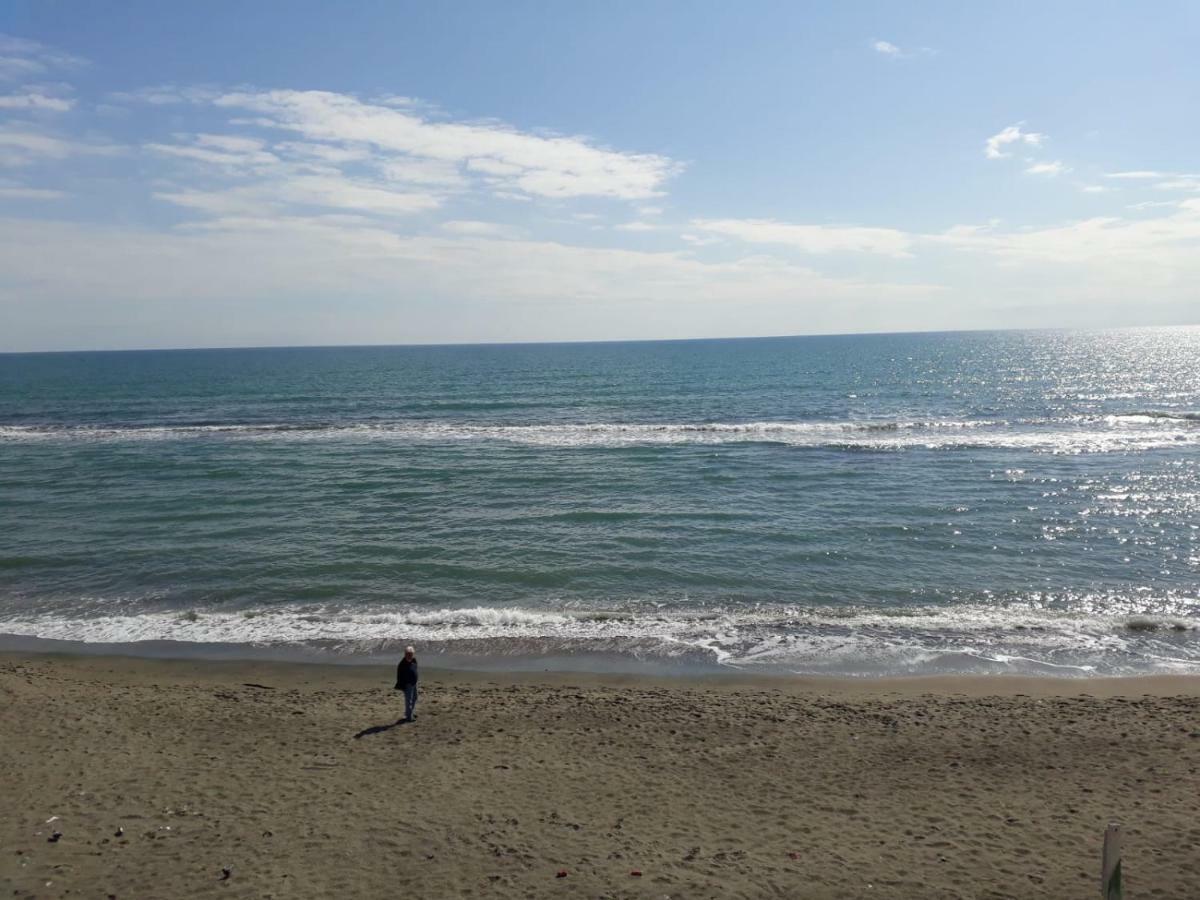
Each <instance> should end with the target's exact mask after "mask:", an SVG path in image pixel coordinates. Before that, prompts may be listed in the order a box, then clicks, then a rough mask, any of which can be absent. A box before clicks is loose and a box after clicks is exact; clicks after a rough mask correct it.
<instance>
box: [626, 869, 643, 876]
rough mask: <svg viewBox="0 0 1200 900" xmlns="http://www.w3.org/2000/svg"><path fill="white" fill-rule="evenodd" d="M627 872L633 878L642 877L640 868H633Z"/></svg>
mask: <svg viewBox="0 0 1200 900" xmlns="http://www.w3.org/2000/svg"><path fill="white" fill-rule="evenodd" d="M629 874H630V875H632V876H633V877H634V878H641V877H642V870H641V869H634V870H633V871H632V872H630V873H629Z"/></svg>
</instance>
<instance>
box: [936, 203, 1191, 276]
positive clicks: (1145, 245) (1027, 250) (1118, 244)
mask: <svg viewBox="0 0 1200 900" xmlns="http://www.w3.org/2000/svg"><path fill="white" fill-rule="evenodd" d="M932 240H935V241H941V242H944V243H947V244H950V245H953V246H956V247H959V248H961V249H966V250H976V251H983V252H986V253H990V254H993V255H995V256H997V257H999V258H1001V259H1003V260H1005V261H1007V262H1010V263H1031V262H1038V263H1050V264H1054V265H1056V266H1072V265H1075V266H1082V267H1086V268H1091V269H1095V270H1096V271H1100V270H1104V271H1106V272H1112V271H1113V270H1114V269H1119V270H1121V271H1123V272H1126V273H1130V272H1135V271H1139V272H1140V271H1144V270H1146V269H1147V268H1150V267H1155V266H1157V267H1161V272H1160V275H1161V274H1162V273H1181V272H1183V271H1190V272H1195V273H1196V274H1200V271H1198V269H1200V199H1197V200H1185V201H1182V202H1180V203H1176V204H1173V212H1172V213H1171V214H1170V215H1166V216H1159V217H1156V218H1150V219H1123V218H1120V217H1116V216H1101V217H1095V218H1090V219H1084V220H1082V221H1079V222H1073V223H1070V224H1067V225H1061V226H1055V227H1051V228H1038V229H1030V230H1026V231H1012V232H1000V231H998V230H995V229H992V228H978V227H971V226H960V227H958V228H955V229H950V230H948V231H947V232H944V233H943V234H941V235H938V236H933V237H932Z"/></svg>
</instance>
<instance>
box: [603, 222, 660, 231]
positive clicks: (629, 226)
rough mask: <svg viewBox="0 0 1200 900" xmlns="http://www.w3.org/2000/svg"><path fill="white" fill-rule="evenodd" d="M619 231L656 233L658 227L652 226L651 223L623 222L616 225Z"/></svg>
mask: <svg viewBox="0 0 1200 900" xmlns="http://www.w3.org/2000/svg"><path fill="white" fill-rule="evenodd" d="M613 227H614V228H616V229H617V230H618V231H656V230H657V229H658V226H657V225H651V224H650V223H649V222H622V223H621V224H620V225H614V226H613Z"/></svg>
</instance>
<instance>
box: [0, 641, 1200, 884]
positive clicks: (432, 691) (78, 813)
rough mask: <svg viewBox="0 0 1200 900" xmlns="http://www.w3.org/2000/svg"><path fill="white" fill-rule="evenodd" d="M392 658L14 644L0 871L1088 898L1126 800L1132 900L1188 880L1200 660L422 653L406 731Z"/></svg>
mask: <svg viewBox="0 0 1200 900" xmlns="http://www.w3.org/2000/svg"><path fill="white" fill-rule="evenodd" d="M393 677H394V668H393V667H392V666H341V665H327V664H316V663H294V662H270V661H261V660H258V661H210V660H198V659H145V658H127V657H117V656H70V655H63V654H29V653H14V652H0V700H2V701H3V703H0V796H4V797H5V798H6V799H8V801H9V803H8V805H7V813H8V814H7V815H6V816H5V817H3V820H2V821H0V884H2V885H4V886H5V887H6V888H9V892H15V893H14V894H13V895H14V896H24V897H68V896H76V895H78V894H80V893H83V894H85V895H92V894H95V895H99V896H105V895H115V896H117V897H129V896H134V897H141V896H155V897H164V898H173V897H218V896H224V897H231V896H233V897H269V896H277V897H314V898H315V897H326V896H339V897H347V898H364V900H365V898H373V897H378V896H384V895H391V894H395V893H402V894H404V893H413V894H423V895H426V896H433V897H438V896H479V897H513V898H517V897H521V898H525V897H535V898H540V897H555V898H558V897H563V898H565V897H576V896H588V897H604V898H627V897H628V898H642V897H647V898H649V897H654V898H660V900H661V898H662V897H666V896H669V897H710V898H758V897H765V896H786V897H806V898H810V897H811V898H858V897H865V896H883V897H889V898H891V897H895V898H909V897H912V898H917V897H920V898H923V900H927V898H946V900H950V898H990V900H998V898H1002V897H1012V896H1014V895H1019V896H1022V897H1044V898H1048V900H1050V898H1053V900H1069V898H1074V897H1080V898H1089V897H1092V896H1094V894H1095V889H1096V881H1097V880H1098V867H1099V860H1100V846H1101V841H1102V838H1103V833H1104V828H1105V826H1106V825H1107V824H1108V823H1109V822H1110V821H1117V822H1120V823H1121V824H1122V825H1123V827H1124V830H1125V848H1126V849H1125V861H1124V865H1125V874H1126V884H1127V886H1128V890H1129V891H1130V895H1131V896H1133V895H1134V893H1135V892H1136V895H1137V896H1157V897H1166V898H1181V900H1184V898H1189V897H1191V896H1194V889H1195V886H1196V885H1197V884H1200V853H1197V852H1196V851H1197V847H1200V828H1197V827H1196V824H1195V815H1194V813H1195V803H1194V798H1195V797H1196V795H1197V793H1200V678H1190V677H1158V676H1147V677H1144V678H1130V679H1105V680H1096V681H1079V680H1067V679H1046V678H1023V677H1020V676H1001V677H977V676H975V677H973V676H967V677H950V678H947V677H920V678H903V679H878V680H868V679H832V678H792V679H781V678H778V677H765V678H764V677H761V676H740V677H739V676H737V675H715V676H713V675H697V676H680V675H672V676H644V675H634V674H614V673H578V672H539V673H531V672H461V671H452V670H444V669H438V668H435V667H424V668H423V671H422V681H421V684H422V695H421V699H420V700H419V702H418V708H417V713H418V719H417V721H416V722H414V723H411V724H407V725H404V726H403V727H400V724H399V723H398V722H397V719H398V717H399V715H400V710H401V705H402V704H401V703H400V701H399V697H398V695H397V694H396V693H395V692H394V691H393V690H392V689H391V688H392V679H393ZM55 832H58V833H59V834H61V837H60V838H57V839H53V840H52V838H53V836H54V833H55ZM226 870H227V871H228V873H229V874H225V872H226ZM559 872H566V873H567V874H566V875H565V876H562V877H558V873H559ZM633 872H639V873H641V874H640V875H634V874H632V873H633Z"/></svg>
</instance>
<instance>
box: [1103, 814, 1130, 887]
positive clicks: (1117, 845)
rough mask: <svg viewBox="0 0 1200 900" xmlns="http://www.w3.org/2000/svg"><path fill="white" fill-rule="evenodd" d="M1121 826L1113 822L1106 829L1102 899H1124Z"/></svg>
mask: <svg viewBox="0 0 1200 900" xmlns="http://www.w3.org/2000/svg"><path fill="white" fill-rule="evenodd" d="M1124 896H1125V892H1124V888H1123V887H1122V884H1121V826H1120V825H1117V824H1116V823H1113V824H1111V825H1109V826H1108V828H1106V829H1105V830H1104V858H1103V860H1102V861H1101V863H1100V897H1101V900H1122V898H1123V897H1124Z"/></svg>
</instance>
